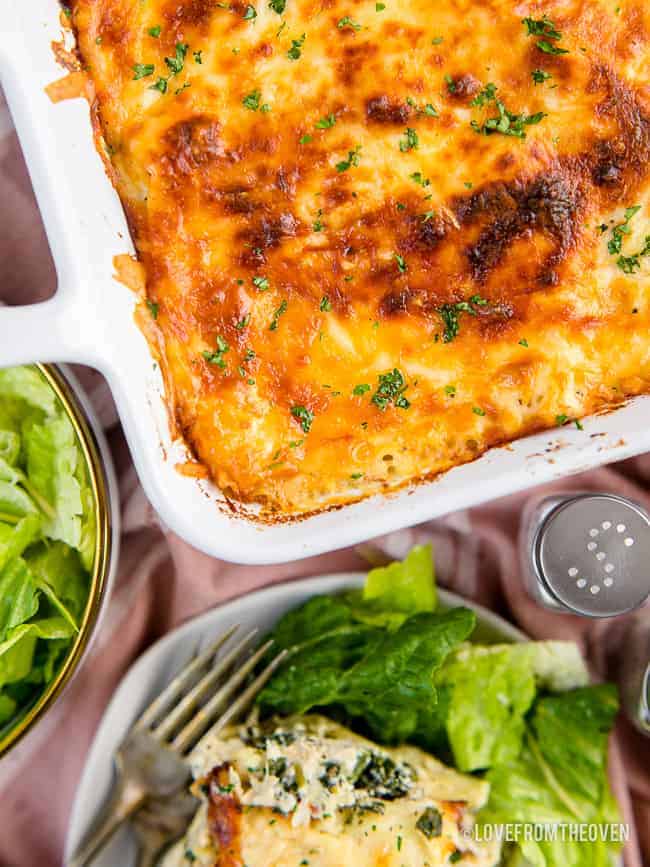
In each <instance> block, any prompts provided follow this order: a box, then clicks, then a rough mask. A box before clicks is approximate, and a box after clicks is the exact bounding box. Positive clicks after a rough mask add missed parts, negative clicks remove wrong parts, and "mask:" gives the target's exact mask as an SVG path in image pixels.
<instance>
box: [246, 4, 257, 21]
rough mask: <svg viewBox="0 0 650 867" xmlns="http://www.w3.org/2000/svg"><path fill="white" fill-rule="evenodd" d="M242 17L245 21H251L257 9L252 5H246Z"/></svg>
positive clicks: (255, 16) (255, 15)
mask: <svg viewBox="0 0 650 867" xmlns="http://www.w3.org/2000/svg"><path fill="white" fill-rule="evenodd" d="M243 18H244V20H245V21H253V20H254V19H255V18H257V9H256V8H255V7H254V6H250V5H248V6H247V7H246V9H245V10H244V15H243Z"/></svg>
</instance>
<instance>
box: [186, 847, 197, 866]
mask: <svg viewBox="0 0 650 867" xmlns="http://www.w3.org/2000/svg"><path fill="white" fill-rule="evenodd" d="M183 857H184V858H185V860H186V861H189V862H190V864H191V863H192V862H193V861H196V855H195V854H194V852H192V850H191V849H186V850H185V852H184V854H183Z"/></svg>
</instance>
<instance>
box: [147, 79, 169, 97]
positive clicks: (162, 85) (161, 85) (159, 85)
mask: <svg viewBox="0 0 650 867" xmlns="http://www.w3.org/2000/svg"><path fill="white" fill-rule="evenodd" d="M149 90H159V91H160V92H161V93H167V79H166V78H163V77H162V76H160V78H158V79H157V80H156V82H155V84H152V85H150V87H149Z"/></svg>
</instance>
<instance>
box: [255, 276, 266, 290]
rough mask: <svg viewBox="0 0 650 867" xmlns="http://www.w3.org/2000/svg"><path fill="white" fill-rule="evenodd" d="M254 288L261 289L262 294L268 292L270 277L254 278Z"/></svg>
mask: <svg viewBox="0 0 650 867" xmlns="http://www.w3.org/2000/svg"><path fill="white" fill-rule="evenodd" d="M253 286H255V288H256V289H259V290H260V292H266V290H267V289H268V288H269V280H268V277H253Z"/></svg>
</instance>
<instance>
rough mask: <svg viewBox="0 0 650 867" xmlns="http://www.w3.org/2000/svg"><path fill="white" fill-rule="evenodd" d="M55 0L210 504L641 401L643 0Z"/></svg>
mask: <svg viewBox="0 0 650 867" xmlns="http://www.w3.org/2000/svg"><path fill="white" fill-rule="evenodd" d="M53 2H54V0H53ZM68 2H69V3H70V10H69V11H70V12H71V16H70V17H71V22H72V26H73V28H74V30H75V32H76V36H77V44H78V51H79V54H80V57H81V60H82V62H83V66H84V68H85V69H86V70H87V72H88V75H89V77H90V81H91V89H92V92H93V94H94V95H93V96H92V100H93V103H92V115H93V118H94V122H95V127H96V132H97V136H98V141H99V142H100V143H101V146H102V150H103V152H104V154H105V158H106V160H107V166H108V168H109V171H110V174H111V176H112V179H113V181H114V183H115V186H116V188H117V190H118V192H119V194H120V196H121V199H122V202H123V204H124V208H125V210H126V213H127V216H128V221H129V224H130V227H131V231H132V234H133V239H134V242H135V246H136V249H137V253H138V257H139V259H140V262H141V263H142V266H143V269H144V274H145V276H146V280H145V282H146V294H145V295H144V297H143V298H142V302H141V305H140V308H141V310H140V314H141V315H140V320H141V321H142V323H143V325H144V327H145V330H146V333H147V336H148V338H149V339H150V341H151V345H152V348H153V349H154V351H155V353H156V355H157V357H158V359H159V361H160V364H161V366H162V369H163V371H164V376H165V382H166V388H167V396H168V399H169V402H170V406H171V410H172V416H173V418H174V420H175V423H176V426H177V430H178V431H179V433H180V434H182V435H183V437H184V438H185V440H186V442H187V443H188V445H189V446H190V448H191V450H192V452H193V453H194V455H195V457H196V458H197V459H198V461H200V462H201V463H202V464H203V465H204V467H205V469H206V471H207V473H208V474H209V476H210V477H211V478H212V479H213V480H214V481H215V482H216V484H217V485H218V486H219V487H220V488H221V489H222V490H223V491H224V492H225V493H226V494H227V495H228V496H229V497H230V498H231V499H232V500H233V501H236V502H238V503H240V504H255V507H256V508H257V509H259V510H260V511H261V512H262V513H263V514H265V515H266V516H271V517H273V516H279V517H283V516H286V515H297V514H305V513H309V512H310V511H313V510H317V509H321V508H324V507H327V506H331V505H334V504H337V503H343V502H347V501H350V500H353V499H356V498H359V497H363V496H365V495H368V494H372V493H376V492H379V491H386V490H391V489H395V488H398V487H399V486H402V485H405V484H407V483H410V482H415V481H417V480H420V479H424V478H430V477H432V476H434V475H435V474H437V473H440V472H442V471H444V470H447V469H449V468H450V467H452V466H454V465H457V464H459V463H462V462H465V461H469V460H472V459H474V458H476V457H477V456H479V455H480V454H482V453H483V452H484V451H485V450H486V449H488V448H489V447H490V446H493V445H496V444H500V443H506V442H508V441H510V440H512V439H514V438H517V437H521V436H523V435H525V434H529V433H531V432H534V431H539V430H543V429H546V428H551V427H554V426H557V425H561V424H568V423H571V422H573V421H576V420H579V419H580V417H581V416H583V415H585V414H588V413H592V412H595V411H598V410H602V409H604V408H608V407H612V406H614V405H616V404H619V403H621V402H623V401H625V400H626V399H628V398H629V397H630V396H632V395H638V394H642V393H647V392H648V391H650V329H649V326H650V207H649V198H650V197H649V185H648V176H649V172H650V168H649V167H650V62H649V60H650V51H649V48H648V39H649V34H650V6H649V5H648V4H647V3H642V2H639V0H619V2H617V3H614V2H613V0H570V2H567V0H518V2H513V0H490V2H486V0H438V2H436V3H435V4H433V5H432V4H431V2H430V0H385V2H382V3H377V2H375V0H328V2H313V0H251V2H245V0H227V2H216V0H68ZM125 327H126V325H125ZM578 424H579V422H578ZM152 447H153V444H152ZM244 508H245V507H244Z"/></svg>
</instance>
